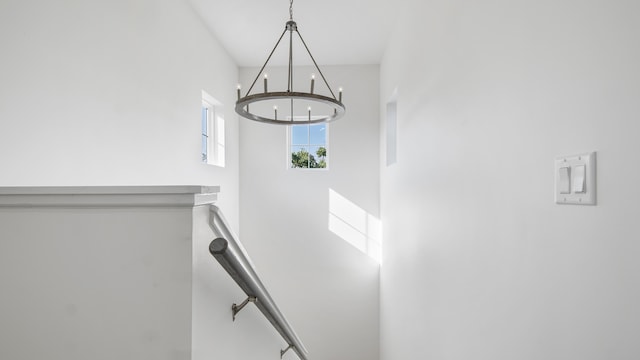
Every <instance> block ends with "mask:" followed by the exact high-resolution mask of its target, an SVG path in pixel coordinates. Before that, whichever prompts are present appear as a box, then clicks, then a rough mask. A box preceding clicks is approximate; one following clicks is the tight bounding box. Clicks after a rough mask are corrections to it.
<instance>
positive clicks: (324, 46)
mask: <svg viewBox="0 0 640 360" xmlns="http://www.w3.org/2000/svg"><path fill="white" fill-rule="evenodd" d="M189 1H190V2H191V4H192V5H193V7H194V9H195V10H196V11H197V12H198V13H199V14H200V16H201V17H202V19H203V20H204V22H205V24H206V25H207V26H208V27H209V29H210V30H211V32H212V33H213V34H214V35H215V36H216V38H218V39H219V40H220V42H221V43H222V45H223V46H224V47H225V48H226V49H227V51H228V52H229V54H230V55H231V57H233V59H234V60H235V61H236V63H237V64H238V65H239V66H261V65H262V64H263V63H264V61H265V60H266V59H267V56H268V55H269V52H270V51H271V49H272V48H273V46H274V45H275V43H276V41H277V40H278V38H279V37H280V35H281V34H282V32H283V31H284V28H285V23H286V22H287V21H288V20H289V0H226V1H224V0H189ZM398 3H399V1H397V0H396V1H395V4H398ZM395 14H396V11H395V8H394V6H393V2H392V1H389V0H315V1H312V0H294V2H293V19H294V20H295V21H296V22H297V24H298V31H299V32H300V34H301V35H302V37H303V38H304V40H305V42H306V43H307V46H308V47H309V49H310V50H311V54H312V55H313V56H314V58H315V59H316V61H317V62H318V65H321V66H322V65H345V64H378V63H379V62H380V58H381V57H382V54H383V51H384V47H385V46H386V43H387V39H388V37H389V33H390V31H391V29H392V28H393V25H394V23H395ZM285 38H286V39H288V34H287V35H286V37H285ZM287 42H288V40H287V41H285V40H284V39H283V43H281V44H280V46H279V47H278V51H277V52H276V54H274V58H273V60H271V61H270V62H269V64H270V65H285V64H286V63H287V51H288V44H287ZM298 46H299V47H300V48H299V50H296V52H295V53H294V65H295V64H298V65H308V64H310V63H311V62H310V60H308V56H307V55H306V52H303V50H302V49H303V48H302V45H301V43H300V42H299V40H296V38H295V37H294V49H295V48H296V47H298ZM303 55H304V56H303Z"/></svg>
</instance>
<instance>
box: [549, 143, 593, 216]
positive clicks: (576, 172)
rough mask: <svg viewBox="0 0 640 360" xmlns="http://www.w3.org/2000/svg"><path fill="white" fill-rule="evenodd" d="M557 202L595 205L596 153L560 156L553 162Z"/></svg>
mask: <svg viewBox="0 0 640 360" xmlns="http://www.w3.org/2000/svg"><path fill="white" fill-rule="evenodd" d="M554 171H555V174H554V177H555V191H554V196H555V201H556V203H557V204H573V205H596V190H597V189H596V188H597V184H596V153H595V152H589V153H582V154H576V155H567V156H560V157H557V158H556V159H555V163H554Z"/></svg>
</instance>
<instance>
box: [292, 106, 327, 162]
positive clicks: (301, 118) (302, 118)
mask: <svg viewBox="0 0 640 360" xmlns="http://www.w3.org/2000/svg"><path fill="white" fill-rule="evenodd" d="M319 118H320V117H316V118H314V117H312V119H313V120H315V119H319ZM304 119H307V118H306V117H300V120H304ZM296 120H299V119H298V118H297V117H296ZM303 125H318V124H304V123H299V124H295V125H288V126H286V131H287V144H286V145H287V149H286V154H287V160H286V164H285V166H286V167H287V169H290V170H295V171H327V170H329V167H330V166H331V159H330V157H331V156H330V154H331V152H330V151H329V131H330V130H329V127H330V126H329V123H324V125H325V130H324V131H325V140H326V141H325V145H324V148H325V149H327V156H325V158H324V160H325V162H326V164H327V166H326V167H323V168H309V167H307V168H294V167H292V166H291V145H293V144H292V143H291V142H292V140H293V139H292V135H291V132H292V131H293V130H292V129H293V126H303ZM308 139H309V141H311V136H310V134H309V137H308ZM308 145H311V144H310V143H309V144H308Z"/></svg>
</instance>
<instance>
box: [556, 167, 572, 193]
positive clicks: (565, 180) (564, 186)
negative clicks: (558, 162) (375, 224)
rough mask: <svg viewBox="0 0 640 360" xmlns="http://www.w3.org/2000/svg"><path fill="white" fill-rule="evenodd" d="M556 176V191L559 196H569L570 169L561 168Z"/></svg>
mask: <svg viewBox="0 0 640 360" xmlns="http://www.w3.org/2000/svg"><path fill="white" fill-rule="evenodd" d="M559 172H560V173H559V174H558V177H559V179H558V190H559V191H560V194H570V193H571V180H570V179H571V168H570V167H561V168H560V170H559Z"/></svg>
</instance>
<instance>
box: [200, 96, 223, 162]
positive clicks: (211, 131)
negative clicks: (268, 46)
mask: <svg viewBox="0 0 640 360" xmlns="http://www.w3.org/2000/svg"><path fill="white" fill-rule="evenodd" d="M203 108H206V109H207V121H206V125H207V128H206V134H202V135H206V137H207V139H206V151H207V153H206V154H207V158H206V159H202V162H203V163H204V164H208V165H214V166H219V167H224V166H225V129H224V108H223V106H222V103H221V102H219V101H217V100H216V99H214V98H213V97H212V96H211V95H209V94H207V92H205V91H204V90H203V91H202V108H201V114H202V109H203ZM201 116H202V115H201ZM200 122H201V123H202V118H200ZM201 128H202V127H201ZM202 135H201V136H202ZM201 141H202V140H201ZM201 153H202V151H201Z"/></svg>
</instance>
